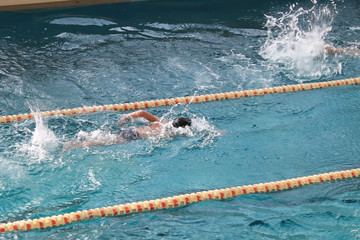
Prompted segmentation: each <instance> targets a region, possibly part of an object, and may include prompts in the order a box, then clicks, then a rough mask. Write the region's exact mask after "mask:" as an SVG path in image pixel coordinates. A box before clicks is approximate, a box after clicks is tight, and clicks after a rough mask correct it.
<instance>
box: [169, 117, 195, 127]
mask: <svg viewBox="0 0 360 240" xmlns="http://www.w3.org/2000/svg"><path fill="white" fill-rule="evenodd" d="M172 125H173V126H174V127H176V128H178V127H186V126H191V120H190V119H189V118H184V117H178V118H177V119H175V120H174V121H173V122H172Z"/></svg>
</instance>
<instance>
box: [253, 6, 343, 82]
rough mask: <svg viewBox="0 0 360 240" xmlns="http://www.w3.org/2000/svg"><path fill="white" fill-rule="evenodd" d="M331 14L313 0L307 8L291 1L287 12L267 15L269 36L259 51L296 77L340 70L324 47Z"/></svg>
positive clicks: (332, 12)
mask: <svg viewBox="0 0 360 240" xmlns="http://www.w3.org/2000/svg"><path fill="white" fill-rule="evenodd" d="M334 15H335V11H334V10H331V9H330V8H329V7H328V6H322V5H318V4H317V3H316V2H314V5H313V6H312V7H311V8H310V9H305V8H303V7H299V6H298V4H293V5H291V6H290V9H289V11H288V12H280V13H279V14H278V15H277V16H269V15H266V18H267V22H266V24H265V27H266V28H267V29H268V36H267V39H266V42H265V44H264V45H263V46H262V47H261V49H260V52H259V54H260V55H261V56H262V57H263V58H264V59H266V60H268V61H269V62H270V63H275V64H277V66H279V67H280V69H281V70H282V71H284V73H285V74H286V76H287V77H289V78H290V79H297V80H298V81H299V80H300V81H303V80H305V81H306V80H313V79H316V78H319V77H322V76H331V75H336V74H341V70H342V66H341V63H340V62H339V61H337V60H336V59H329V57H328V55H327V54H326V52H325V49H324V45H325V41H326V36H327V34H328V33H329V32H330V31H331V30H332V22H333V19H334Z"/></svg>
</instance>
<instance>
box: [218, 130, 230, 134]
mask: <svg viewBox="0 0 360 240" xmlns="http://www.w3.org/2000/svg"><path fill="white" fill-rule="evenodd" d="M218 133H220V134H221V135H224V134H227V133H228V131H226V130H218Z"/></svg>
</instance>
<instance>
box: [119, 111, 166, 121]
mask: <svg viewBox="0 0 360 240" xmlns="http://www.w3.org/2000/svg"><path fill="white" fill-rule="evenodd" d="M141 117H142V118H145V119H146V120H148V121H149V122H159V121H160V118H158V117H156V116H154V115H152V114H151V113H149V112H147V111H144V110H139V111H136V112H133V113H130V114H126V115H125V116H123V117H122V118H121V119H120V121H119V123H118V124H122V123H124V122H126V121H127V120H130V119H134V118H141Z"/></svg>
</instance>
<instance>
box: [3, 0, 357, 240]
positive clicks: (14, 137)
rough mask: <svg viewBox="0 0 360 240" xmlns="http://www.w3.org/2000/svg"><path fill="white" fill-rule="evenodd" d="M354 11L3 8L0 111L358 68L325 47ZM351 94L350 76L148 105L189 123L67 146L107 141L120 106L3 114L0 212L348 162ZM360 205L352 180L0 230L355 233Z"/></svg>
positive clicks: (153, 5) (99, 201)
mask: <svg viewBox="0 0 360 240" xmlns="http://www.w3.org/2000/svg"><path fill="white" fill-rule="evenodd" d="M359 14H360V5H359V4H358V2H357V1H356V0H349V1H346V3H345V2H342V1H318V2H316V1H302V2H301V3H296V2H295V1H280V0H279V1H272V2H269V1H235V0H226V1H215V0H211V1H195V2H194V1H145V2H133V3H122V4H112V5H102V6H92V7H81V8H74V9H61V10H42V11H30V12H29V11H28V12H16V13H1V14H0V19H1V25H0V115H12V114H19V113H28V112H30V111H47V110H56V109H64V108H73V107H80V106H92V105H104V104H114V103H124V102H135V101H143V100H152V99H163V98H171V97H180V96H194V95H201V94H210V93H218V92H226V91H238V90H246V89H254V88H263V87H270V86H278V85H287V84H298V83H305V82H318V81H329V80H336V79H345V78H351V77H358V76H360V69H359V67H358V66H359V63H360V56H359V55H351V54H337V55H334V54H329V53H326V52H325V51H324V48H323V44H324V42H325V43H327V44H329V45H334V46H339V47H343V48H351V49H357V48H359V47H360V46H359V45H360V42H359V40H358V39H359V35H360V27H359V26H360V19H359V18H358V15H359ZM359 97H360V91H359V87H358V86H348V87H340V88H331V89H330V88H328V89H322V90H314V91H306V92H297V93H283V94H278V95H269V96H262V97H253V98H247V99H237V100H231V101H220V102H210V103H204V104H191V105H179V106H175V107H161V108H156V109H150V110H149V111H150V112H151V113H152V114H154V115H157V116H163V117H164V118H165V119H172V118H175V117H177V116H187V117H190V118H191V119H192V120H193V125H192V127H191V128H190V129H187V130H184V131H183V132H182V133H183V135H184V136H182V137H175V138H173V137H170V136H167V135H166V134H165V135H162V136H161V137H157V138H153V139H145V140H138V141H133V142H130V143H128V144H123V145H111V146H97V147H91V148H85V149H72V150H69V151H63V145H64V144H65V143H67V142H69V141H73V140H77V139H78V140H79V139H81V140H85V141H90V140H99V139H111V138H113V137H114V136H115V133H116V132H118V131H119V130H120V127H118V126H116V123H117V121H119V120H120V118H121V117H122V116H123V114H124V113H115V112H112V113H102V114H92V115H83V116H78V117H55V118H48V119H39V118H38V119H36V121H24V122H19V123H13V124H3V125H0V134H1V142H0V163H1V166H2V167H1V169H0V203H1V204H0V222H2V223H6V222H9V221H10V222H12V221H17V220H22V219H29V218H30V219H33V218H40V217H46V216H52V215H58V214H65V213H69V212H72V211H79V210H85V209H91V208H97V207H104V206H112V205H115V204H122V203H128V202H134V201H145V200H150V199H157V198H163V197H170V196H174V195H179V194H185V193H191V192H197V191H203V190H210V189H217V188H224V187H232V186H238V185H247V184H255V183H259V182H269V181H276V180H282V179H287V178H293V177H301V176H307V175H313V174H318V173H325V172H331V171H338V170H345V169H352V168H358V167H359V156H360V148H359V145H358V142H359V139H360V138H359V124H358V123H359V119H360V111H359V110H360V108H359V104H360V100H359V99H360V98H359ZM143 125H146V122H144V121H135V122H133V123H132V122H130V123H128V124H127V126H128V127H130V126H143ZM220 130H222V131H226V133H225V134H222V133H221V132H220ZM359 209H360V181H359V179H353V180H346V181H340V182H331V183H324V184H319V185H313V186H308V187H304V188H299V189H295V190H291V191H283V192H275V193H267V194H255V195H249V196H242V197H239V198H235V199H230V200H225V201H216V202H203V203H198V204H194V205H191V206H187V207H182V208H177V209H172V210H166V211H155V212H148V213H140V214H134V215H128V216H122V217H112V218H106V219H96V220H92V221H88V222H82V223H78V224H72V225H67V226H62V227H58V228H52V229H45V230H36V231H32V232H16V233H9V234H5V235H1V236H0V238H3V239H9V238H11V239H13V238H14V239H33V238H36V239H199V238H204V239H234V238H235V239H357V238H360V228H359V224H360V215H359Z"/></svg>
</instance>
